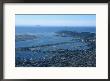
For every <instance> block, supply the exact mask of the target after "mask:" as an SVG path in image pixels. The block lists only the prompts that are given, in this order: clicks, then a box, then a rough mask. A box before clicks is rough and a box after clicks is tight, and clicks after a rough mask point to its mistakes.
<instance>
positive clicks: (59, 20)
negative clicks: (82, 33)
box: [15, 14, 96, 27]
mask: <svg viewBox="0 0 110 81" xmlns="http://www.w3.org/2000/svg"><path fill="white" fill-rule="evenodd" d="M15 25H16V26H37V25H39V26H51V27H52V26H80V27H81V26H82V27H84V26H85V27H91V26H93V27H95V26H96V15H95V14H89V15H86V14H85V15H79V14H78V15H75V14H72V15H35V14H34V15H21V14H20V15H19V14H18V15H15Z"/></svg>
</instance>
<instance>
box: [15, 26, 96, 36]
mask: <svg viewBox="0 0 110 81" xmlns="http://www.w3.org/2000/svg"><path fill="white" fill-rule="evenodd" d="M61 30H67V31H77V32H94V33H95V32H96V28H95V27H16V34H17V33H20V34H23V33H44V32H57V31H61Z"/></svg>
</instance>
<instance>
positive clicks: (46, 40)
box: [15, 27, 96, 59]
mask: <svg viewBox="0 0 110 81" xmlns="http://www.w3.org/2000/svg"><path fill="white" fill-rule="evenodd" d="M58 31H76V32H91V33H95V32H96V28H95V27H16V35H18V34H32V35H35V36H37V37H38V38H36V39H34V40H25V41H16V43H15V47H16V48H20V47H32V46H41V45H47V44H56V43H63V42H67V43H65V44H58V45H53V46H47V47H39V49H40V50H42V51H41V52H39V53H38V52H31V51H29V52H27V51H26V52H25V51H16V58H18V57H19V58H21V59H24V58H25V59H27V58H28V59H31V58H33V59H41V58H44V57H47V56H48V57H50V56H52V54H49V53H43V51H48V50H49V51H53V50H58V49H70V50H77V49H80V50H82V49H88V46H87V44H86V43H85V42H81V41H78V40H74V38H73V37H61V36H56V33H55V32H58ZM73 41H74V42H73Z"/></svg>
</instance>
